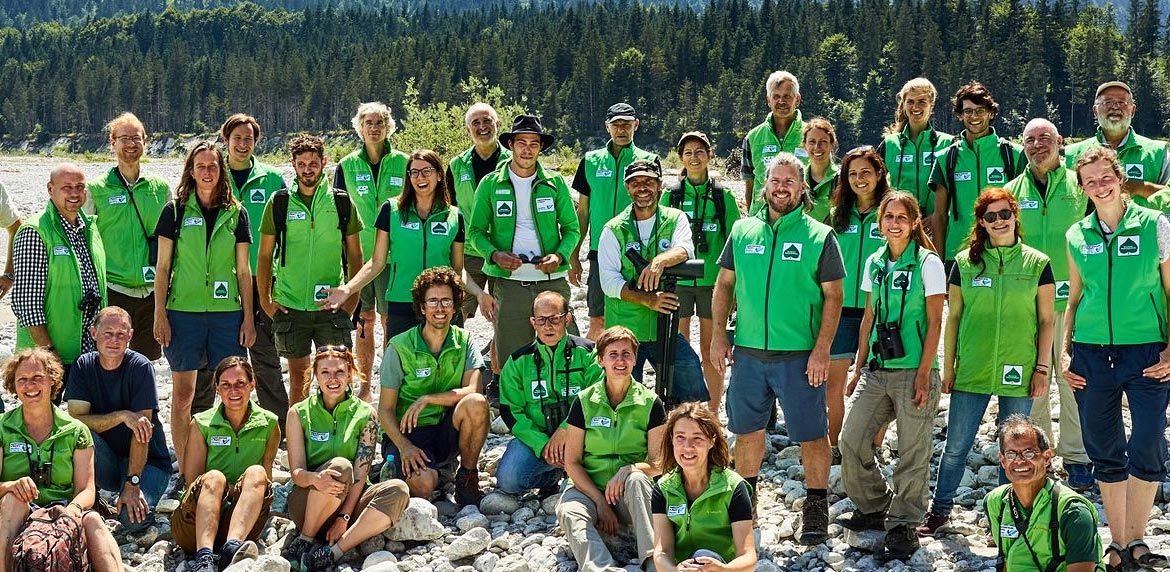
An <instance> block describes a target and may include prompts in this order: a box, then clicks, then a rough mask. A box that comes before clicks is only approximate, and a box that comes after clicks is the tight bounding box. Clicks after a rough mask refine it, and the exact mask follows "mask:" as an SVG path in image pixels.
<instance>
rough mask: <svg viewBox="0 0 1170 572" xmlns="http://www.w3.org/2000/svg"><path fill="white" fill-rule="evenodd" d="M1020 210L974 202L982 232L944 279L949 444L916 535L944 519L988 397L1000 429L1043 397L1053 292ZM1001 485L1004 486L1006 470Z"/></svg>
mask: <svg viewBox="0 0 1170 572" xmlns="http://www.w3.org/2000/svg"><path fill="white" fill-rule="evenodd" d="M1019 212H1020V206H1019V203H1018V202H1017V201H1016V199H1015V197H1014V196H1012V194H1011V193H1010V192H1008V191H1006V190H1004V189H999V188H992V189H988V190H986V191H983V192H982V193H980V195H979V198H978V199H977V200H976V201H975V216H976V217H978V221H979V222H978V223H977V225H976V226H975V228H974V229H973V230H972V231H971V237H970V238H969V239H968V240H967V245H968V246H967V248H966V249H965V250H963V251H961V252H959V253H958V255H956V256H955V267H954V269H952V270H951V275H950V279H949V283H950V286H949V296H948V301H949V303H950V311H949V314H948V315H947V327H946V335H945V338H944V342H943V348H944V354H943V364H942V365H943V386H942V390H943V393H950V394H951V405H950V409H949V410H948V411H947V441H946V449H945V450H944V451H943V455H942V458H941V460H940V461H939V468H938V483H937V484H936V485H935V489H934V500H933V502H932V503H931V508H930V512H928V513H926V516H925V517H923V521H922V524H921V525H920V526H919V527H918V532H919V534H924V535H930V534H934V533H935V532H936V531H937V530H938V529H939V528H941V527H942V526H944V525H945V524H947V522H948V521H949V520H950V514H951V509H952V508H953V507H954V498H955V491H956V490H957V489H958V488H959V482H960V481H961V480H962V479H963V471H964V470H966V468H967V453H969V452H970V451H971V446H972V445H974V443H975V436H976V434H977V433H978V432H979V425H980V423H982V422H983V414H984V412H986V411H987V406H988V404H989V403H990V401H991V398H992V396H994V397H995V398H996V401H997V402H998V403H999V413H998V415H997V417H996V420H997V422H1000V423H1002V422H1003V421H1004V419H1007V417H1008V416H1010V415H1013V414H1020V415H1027V414H1028V413H1029V412H1030V411H1031V410H1032V400H1033V399H1035V398H1037V397H1040V396H1042V395H1047V394H1048V373H1049V370H1050V369H1051V368H1052V360H1051V356H1052V335H1053V334H1052V332H1053V329H1052V325H1053V322H1054V317H1053V314H1054V310H1053V308H1054V297H1055V286H1054V284H1053V282H1054V281H1053V278H1052V266H1051V264H1050V263H1049V261H1048V256H1047V255H1045V254H1044V253H1043V252H1040V251H1039V250H1036V249H1034V248H1032V247H1030V246H1028V245H1026V244H1024V242H1023V240H1022V238H1021V234H1022V231H1021V229H1020V222H1019V218H1018V216H1019ZM999 482H1000V484H1003V483H1006V482H1007V476H1006V475H1005V474H1004V472H1003V471H1000V473H999Z"/></svg>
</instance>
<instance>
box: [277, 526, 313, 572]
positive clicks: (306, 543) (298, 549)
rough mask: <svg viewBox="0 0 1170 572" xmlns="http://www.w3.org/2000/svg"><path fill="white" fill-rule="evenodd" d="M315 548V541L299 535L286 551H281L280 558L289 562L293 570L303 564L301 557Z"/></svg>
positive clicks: (287, 546)
mask: <svg viewBox="0 0 1170 572" xmlns="http://www.w3.org/2000/svg"><path fill="white" fill-rule="evenodd" d="M312 548H313V540H312V539H311V538H305V537H303V536H301V535H299V534H298V535H297V536H296V538H294V539H293V540H292V542H289V543H288V544H287V545H286V546H285V547H284V550H281V551H280V557H281V558H284V559H285V560H288V561H289V563H290V564H292V566H293V568H297V566H298V564H300V562H301V556H302V555H304V554H305V553H307V552H309V551H310V550H312Z"/></svg>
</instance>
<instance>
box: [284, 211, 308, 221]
mask: <svg viewBox="0 0 1170 572" xmlns="http://www.w3.org/2000/svg"><path fill="white" fill-rule="evenodd" d="M288 220H309V213H307V212H305V211H288Z"/></svg>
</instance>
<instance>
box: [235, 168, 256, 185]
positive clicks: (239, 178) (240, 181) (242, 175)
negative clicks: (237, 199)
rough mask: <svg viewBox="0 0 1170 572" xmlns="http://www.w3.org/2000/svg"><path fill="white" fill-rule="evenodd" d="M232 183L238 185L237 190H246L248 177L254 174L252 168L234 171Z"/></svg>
mask: <svg viewBox="0 0 1170 572" xmlns="http://www.w3.org/2000/svg"><path fill="white" fill-rule="evenodd" d="M231 171H232V181H233V182H234V183H235V184H236V188H237V189H242V188H244V185H246V184H248V176H249V175H251V174H252V167H248V168H247V169H232V170H231Z"/></svg>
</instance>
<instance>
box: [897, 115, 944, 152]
mask: <svg viewBox="0 0 1170 572" xmlns="http://www.w3.org/2000/svg"><path fill="white" fill-rule="evenodd" d="M934 132H935V129H934V122H933V121H931V122H928V123H927V124H926V129H923V130H922V132H921V133H919V134H918V139H917V140H912V139H910V122H909V121H907V122H906V126H905V127H903V128H902V131H901V132H899V133H898V141H900V142H901V144H902V145H903V146H905V145H906V143H907V142H910V141H913V142H914V145H915V146H917V147H921V142H922V140H923V137H925V138H926V140H927V141H930V136H931V134H932V133H934Z"/></svg>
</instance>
